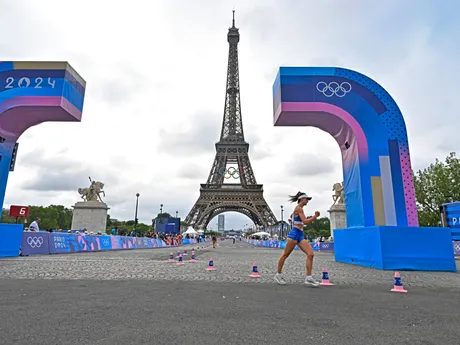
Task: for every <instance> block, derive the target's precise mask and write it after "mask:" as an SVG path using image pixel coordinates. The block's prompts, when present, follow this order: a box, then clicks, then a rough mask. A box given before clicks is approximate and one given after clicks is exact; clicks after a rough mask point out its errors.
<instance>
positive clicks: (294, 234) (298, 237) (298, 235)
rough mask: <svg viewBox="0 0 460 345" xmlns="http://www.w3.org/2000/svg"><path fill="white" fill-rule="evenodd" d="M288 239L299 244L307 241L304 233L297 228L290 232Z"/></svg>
mask: <svg viewBox="0 0 460 345" xmlns="http://www.w3.org/2000/svg"><path fill="white" fill-rule="evenodd" d="M287 237H288V238H290V239H291V240H294V241H297V243H299V242H300V241H302V240H304V239H305V237H304V234H303V231H302V230H299V229H297V228H295V227H294V228H292V229H291V231H289V234H288V235H287Z"/></svg>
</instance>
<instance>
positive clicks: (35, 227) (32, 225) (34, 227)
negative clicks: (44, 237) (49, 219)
mask: <svg viewBox="0 0 460 345" xmlns="http://www.w3.org/2000/svg"><path fill="white" fill-rule="evenodd" d="M38 223H40V218H39V217H37V218H35V220H34V221H33V222H32V223H30V225H29V231H37V232H38V231H40V228H39V226H38Z"/></svg>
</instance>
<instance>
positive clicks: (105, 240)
mask: <svg viewBox="0 0 460 345" xmlns="http://www.w3.org/2000/svg"><path fill="white" fill-rule="evenodd" d="M109 244H110V242H109V239H108V238H103V239H102V245H103V246H106V247H107V246H108V245H109Z"/></svg>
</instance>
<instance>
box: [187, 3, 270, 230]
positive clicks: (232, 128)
mask: <svg viewBox="0 0 460 345" xmlns="http://www.w3.org/2000/svg"><path fill="white" fill-rule="evenodd" d="M227 41H228V43H229V52H228V68H227V93H226V95H225V110H224V119H223V122H222V131H221V134H220V140H219V142H217V143H216V144H215V145H216V157H215V158H214V163H213V165H212V168H211V172H210V173H209V177H208V180H207V181H206V183H205V184H201V188H200V196H199V198H198V200H197V201H196V203H195V205H194V206H193V208H192V210H191V211H190V213H189V214H188V215H187V217H186V218H185V223H186V224H187V225H192V226H194V227H195V228H197V229H203V228H206V227H207V225H208V224H209V222H210V221H211V219H213V218H214V217H215V216H217V215H218V214H220V213H224V212H229V211H234V212H239V213H242V214H244V215H246V216H247V217H249V218H250V219H251V220H252V221H253V222H254V223H255V224H256V225H258V226H260V227H264V228H266V227H268V226H269V225H273V224H275V223H276V222H277V220H276V217H275V215H274V214H273V212H272V210H271V209H270V207H269V206H268V204H267V202H266V201H265V198H264V196H263V192H264V191H263V185H261V184H257V181H256V178H255V176H254V172H253V170H252V167H251V162H250V161H249V155H248V151H249V144H248V143H247V142H246V141H245V140H244V132H243V120H242V118H241V103H240V80H239V67H238V42H239V41H240V34H239V32H238V28H236V27H235V11H233V21H232V27H231V28H229V29H228V34H227ZM229 165H235V166H236V167H237V168H235V167H232V166H231V167H229ZM225 171H226V173H225ZM230 174H233V175H232V176H233V177H234V176H235V174H236V175H237V176H238V177H239V183H226V184H225V183H224V178H226V179H228V178H229V177H230V176H231V175H230Z"/></svg>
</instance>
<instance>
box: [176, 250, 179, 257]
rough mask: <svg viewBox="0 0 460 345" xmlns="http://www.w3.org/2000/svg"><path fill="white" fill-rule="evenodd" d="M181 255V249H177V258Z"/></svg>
mask: <svg viewBox="0 0 460 345" xmlns="http://www.w3.org/2000/svg"><path fill="white" fill-rule="evenodd" d="M179 256H180V250H178V251H177V255H176V258H179Z"/></svg>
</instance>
